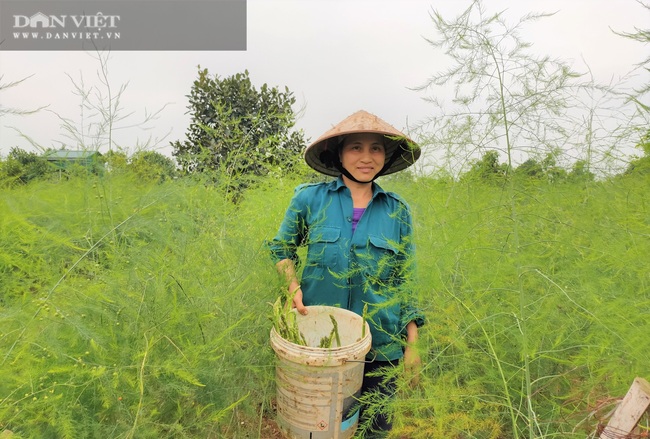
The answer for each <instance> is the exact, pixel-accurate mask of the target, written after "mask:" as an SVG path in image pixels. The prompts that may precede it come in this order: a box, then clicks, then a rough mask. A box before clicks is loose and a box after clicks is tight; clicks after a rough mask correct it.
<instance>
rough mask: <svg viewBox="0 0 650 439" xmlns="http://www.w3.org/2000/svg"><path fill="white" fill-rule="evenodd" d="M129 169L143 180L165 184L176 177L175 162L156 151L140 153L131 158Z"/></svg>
mask: <svg viewBox="0 0 650 439" xmlns="http://www.w3.org/2000/svg"><path fill="white" fill-rule="evenodd" d="M129 168H130V169H131V170H132V171H133V173H134V174H135V175H136V176H137V177H138V178H140V179H142V180H157V181H159V182H163V181H165V180H168V179H173V178H174V177H175V176H176V164H175V163H174V161H173V160H172V159H171V158H169V157H167V156H164V155H162V154H160V153H159V152H156V151H138V152H136V153H135V154H133V156H132V157H131V160H130V163H129Z"/></svg>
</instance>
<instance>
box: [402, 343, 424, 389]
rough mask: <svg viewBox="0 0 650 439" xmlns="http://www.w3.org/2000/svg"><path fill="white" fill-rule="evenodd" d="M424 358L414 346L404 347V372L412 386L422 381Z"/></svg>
mask: <svg viewBox="0 0 650 439" xmlns="http://www.w3.org/2000/svg"><path fill="white" fill-rule="evenodd" d="M421 366H422V360H421V359H420V354H419V353H418V350H417V349H416V348H415V347H414V346H406V348H405V349H404V374H405V376H406V379H407V380H408V382H409V383H410V385H411V387H416V386H417V385H418V384H419V383H420V368H421Z"/></svg>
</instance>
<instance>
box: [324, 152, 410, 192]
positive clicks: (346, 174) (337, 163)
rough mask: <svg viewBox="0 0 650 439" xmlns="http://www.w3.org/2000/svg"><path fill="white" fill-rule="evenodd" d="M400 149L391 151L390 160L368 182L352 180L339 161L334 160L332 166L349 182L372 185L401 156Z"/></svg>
mask: <svg viewBox="0 0 650 439" xmlns="http://www.w3.org/2000/svg"><path fill="white" fill-rule="evenodd" d="M401 149H402V148H397V149H395V151H393V155H391V156H390V159H388V161H387V162H386V163H384V167H383V168H381V169H380V170H379V172H377V173H376V174H375V176H374V177H372V179H371V180H370V181H359V180H357V179H356V178H354V177H353V176H352V174H350V171H348V170H347V169H345V168H344V167H343V164H342V163H341V160H335V161H334V166H335V167H336V169H338V170H339V171H341V174H343V175H345V176H346V177H347V178H349V179H350V180H352V181H354V182H355V183H359V184H370V183H372V182H373V181H375V180H376V179H377V178H379V177H381V176H382V175H384V173H385V172H386V171H388V169H389V168H390V167H391V166H393V163H395V160H397V158H398V157H399V156H400V155H401ZM337 158H338V157H337Z"/></svg>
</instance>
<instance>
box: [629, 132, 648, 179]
mask: <svg viewBox="0 0 650 439" xmlns="http://www.w3.org/2000/svg"><path fill="white" fill-rule="evenodd" d="M637 147H638V148H639V149H640V150H642V151H643V156H642V157H637V158H635V159H633V160H632V161H631V162H630V164H629V165H628V167H627V169H626V170H625V174H648V173H650V130H648V131H647V132H646V133H645V135H644V136H643V137H642V138H641V140H640V141H639V144H638V145H637Z"/></svg>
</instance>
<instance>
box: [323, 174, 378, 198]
mask: <svg viewBox="0 0 650 439" xmlns="http://www.w3.org/2000/svg"><path fill="white" fill-rule="evenodd" d="M341 188H347V186H346V185H345V183H344V182H343V177H341V176H340V175H339V176H338V178H337V179H336V180H334V181H332V182H331V183H330V186H329V190H331V191H334V192H337V191H339V190H340V189H341ZM385 193H386V191H385V190H383V189H382V188H381V186H379V185H378V184H377V183H375V182H372V198H373V199H374V198H375V197H377V195H379V194H385Z"/></svg>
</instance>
